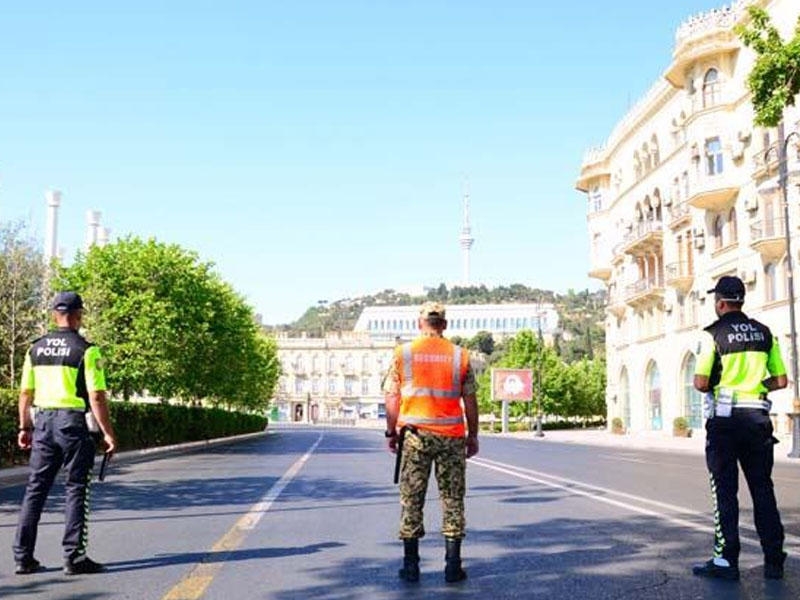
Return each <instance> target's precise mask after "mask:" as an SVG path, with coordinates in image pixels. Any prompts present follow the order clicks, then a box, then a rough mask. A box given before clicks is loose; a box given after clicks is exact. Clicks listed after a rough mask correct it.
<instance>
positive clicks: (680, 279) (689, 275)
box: [664, 262, 694, 294]
mask: <svg viewBox="0 0 800 600" xmlns="http://www.w3.org/2000/svg"><path fill="white" fill-rule="evenodd" d="M664 274H665V275H666V279H665V281H666V283H667V285H668V286H669V287H671V288H674V289H676V290H678V291H680V292H682V293H684V294H685V293H686V292H688V291H689V290H690V289H692V284H693V283H694V272H693V270H692V267H691V265H690V264H689V263H688V262H674V263H670V264H668V265H667V266H666V267H665V268H664Z"/></svg>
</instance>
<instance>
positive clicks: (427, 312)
mask: <svg viewBox="0 0 800 600" xmlns="http://www.w3.org/2000/svg"><path fill="white" fill-rule="evenodd" d="M418 325H419V329H420V337H418V338H417V339H416V340H414V341H413V342H409V343H407V344H403V345H402V346H398V348H397V349H396V350H395V356H394V360H393V361H392V364H391V365H390V367H389V371H388V373H387V375H386V378H385V380H384V384H383V391H384V393H385V396H386V422H387V430H386V433H385V435H386V438H387V439H388V447H389V450H390V451H391V452H393V453H396V452H397V451H398V445H399V444H402V449H401V451H402V462H401V465H400V469H401V471H400V505H401V519H400V533H399V537H400V539H402V540H403V545H404V551H405V556H404V561H403V568H402V569H400V573H399V574H400V578H401V579H403V580H405V581H408V582H412V583H413V582H417V581H419V538H421V537H423V536H424V535H425V528H424V524H423V508H424V505H425V493H426V491H427V487H428V480H429V479H430V472H431V467H432V465H433V464H434V463H435V465H436V467H435V475H436V481H437V484H438V486H439V496H440V499H441V502H442V516H443V523H442V534H443V535H444V537H445V545H446V554H445V564H446V567H445V580H446V581H447V582H448V583H453V582H457V581H462V580H463V579H466V576H467V574H466V572H465V571H464V570H463V569H462V568H461V540H462V538H463V537H464V535H465V525H466V523H465V519H464V494H465V492H466V459H467V458H469V457H471V456H474V455H475V454H477V453H478V403H477V399H476V383H475V375H474V373H473V370H472V367H471V365H470V364H469V359H468V355H467V353H466V350H464V351H463V352H462V350H461V348H459V347H458V346H454V345H453V344H452V343H450V342H449V341H447V340H445V339H444V338H443V336H442V332H443V331H444V329H445V328H446V327H447V321H446V320H445V308H444V306H442V305H441V304H439V303H438V302H428V303H426V304H424V305H423V306H422V309H421V310H420V317H419V321H418ZM430 338H435V339H436V340H437V341H435V342H433V344H434V346H433V347H434V348H435V349H436V350H435V352H438V353H434V351H432V350H431V346H430V344H429V345H428V346H427V349H426V350H425V351H422V350H420V348H422V347H424V345H425V344H426V343H427V342H429V341H431V340H430ZM412 353H413V354H412ZM412 355H413V356H414V358H413V359H412ZM422 365H426V366H422ZM426 369H427V370H426ZM423 371H424V372H425V373H428V375H427V376H428V377H432V380H433V381H436V380H437V376H438V380H439V381H446V382H451V383H450V385H449V386H448V387H449V389H438V390H435V391H430V390H429V391H428V392H427V393H429V394H432V395H435V396H436V397H432V398H430V399H425V398H423V402H428V403H431V404H437V405H438V406H430V408H429V410H430V411H431V412H430V414H441V407H442V406H443V404H444V403H446V402H448V400H446V399H449V401H450V402H451V403H450V404H449V405H448V408H447V410H449V411H450V414H449V416H445V417H441V416H440V417H439V418H416V419H415V418H413V417H412V416H411V415H409V414H408V413H409V411H410V410H411V409H410V408H409V406H410V403H411V401H412V399H411V398H409V397H408V395H409V394H413V393H414V392H416V393H417V394H419V393H420V392H419V385H420V384H419V377H420V373H422V372H423ZM431 372H433V375H432V376H431V375H430V374H431ZM415 385H416V386H417V389H414V390H413V391H408V390H409V389H413V388H414V387H415ZM426 389H427V388H426ZM417 398H419V396H417ZM462 400H463V404H461V401H462ZM415 406H416V409H417V410H419V409H420V404H419V402H417V404H416V405H415ZM423 409H425V406H424V405H423ZM437 410H438V413H437ZM412 412H413V411H412ZM465 416H466V421H467V428H466V432H467V435H466V437H465V436H464V433H465V429H464V417H465ZM442 422H443V423H445V424H444V425H438V426H437V425H436V424H435V423H442ZM398 424H401V425H403V424H404V426H403V427H402V429H401V432H402V433H401V434H398V431H397V426H398Z"/></svg>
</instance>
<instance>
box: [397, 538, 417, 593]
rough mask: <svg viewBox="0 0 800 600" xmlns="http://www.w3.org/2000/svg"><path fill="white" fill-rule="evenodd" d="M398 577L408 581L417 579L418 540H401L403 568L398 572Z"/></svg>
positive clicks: (414, 581) (411, 581)
mask: <svg viewBox="0 0 800 600" xmlns="http://www.w3.org/2000/svg"><path fill="white" fill-rule="evenodd" d="M398 575H400V579H402V580H403V581H407V582H408V583H417V582H418V581H419V540H418V539H417V538H413V539H408V540H403V568H402V569H400V571H399V572H398Z"/></svg>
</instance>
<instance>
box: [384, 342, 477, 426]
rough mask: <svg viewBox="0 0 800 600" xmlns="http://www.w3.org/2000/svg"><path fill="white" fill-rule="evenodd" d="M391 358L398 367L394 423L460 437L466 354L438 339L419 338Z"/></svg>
mask: <svg viewBox="0 0 800 600" xmlns="http://www.w3.org/2000/svg"><path fill="white" fill-rule="evenodd" d="M395 357H396V360H397V361H398V363H399V364H398V363H396V364H398V367H400V368H399V371H400V415H399V417H398V424H399V425H400V426H401V427H402V426H403V425H413V426H415V427H418V428H419V429H425V430H427V431H431V432H433V433H437V434H439V435H444V436H448V437H464V436H465V435H466V428H465V426H464V408H463V407H462V405H461V382H463V381H464V377H466V374H467V368H468V367H469V356H468V354H467V352H466V351H464V350H462V348H461V347H460V346H457V345H455V344H453V343H451V342H449V341H447V340H446V339H444V338H441V337H419V338H417V339H415V340H414V341H412V342H408V343H405V344H403V345H402V346H400V347H399V348H397V350H395Z"/></svg>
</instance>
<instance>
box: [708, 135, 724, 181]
mask: <svg viewBox="0 0 800 600" xmlns="http://www.w3.org/2000/svg"><path fill="white" fill-rule="evenodd" d="M720 173H722V143H721V142H720V141H719V138H718V137H715V138H711V139H709V140H706V174H707V175H719V174H720Z"/></svg>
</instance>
